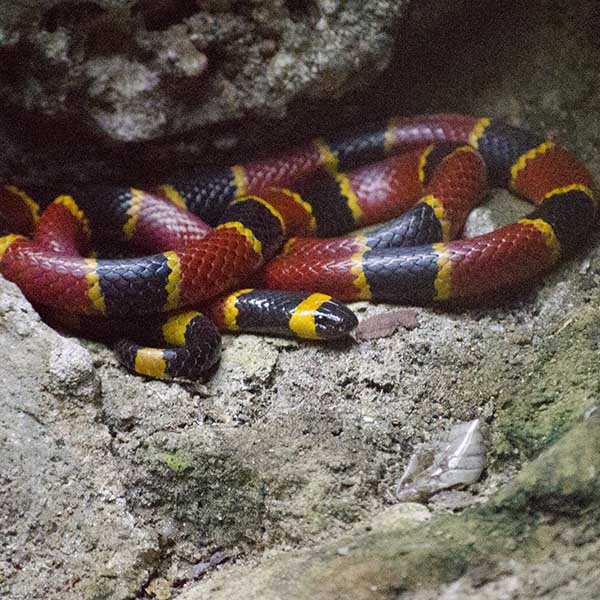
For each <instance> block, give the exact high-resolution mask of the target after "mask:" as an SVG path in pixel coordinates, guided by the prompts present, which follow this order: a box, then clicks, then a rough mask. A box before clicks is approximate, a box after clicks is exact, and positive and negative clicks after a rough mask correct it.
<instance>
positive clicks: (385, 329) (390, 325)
mask: <svg viewBox="0 0 600 600" xmlns="http://www.w3.org/2000/svg"><path fill="white" fill-rule="evenodd" d="M418 325H419V321H418V320H417V311H416V310H414V309H412V308H397V309H394V310H388V311H386V312H384V313H381V314H379V315H373V316H372V317H368V318H367V319H364V320H363V321H361V322H360V323H359V324H358V327H357V328H356V330H355V331H354V338H355V339H356V340H373V339H377V338H382V337H387V336H389V335H392V333H394V331H396V330H397V329H398V328H399V327H403V328H404V329H409V330H410V329H415V327H418Z"/></svg>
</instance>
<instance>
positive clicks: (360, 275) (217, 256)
mask: <svg viewBox="0 0 600 600" xmlns="http://www.w3.org/2000/svg"><path fill="white" fill-rule="evenodd" d="M488 180H489V184H490V185H493V186H502V187H505V188H507V189H509V190H510V191H512V192H513V193H515V194H517V195H518V196H521V197H523V198H525V199H527V200H529V201H531V202H532V203H533V204H534V205H535V208H534V210H533V211H532V212H530V213H529V214H528V215H527V216H525V217H524V218H522V219H520V220H518V221H517V222H516V223H513V224H510V225H507V226H504V227H501V228H499V229H497V230H495V231H493V232H491V233H487V234H485V235H479V236H477V237H473V238H470V239H457V238H459V236H460V234H461V231H462V228H463V225H464V222H465V219H466V217H467V215H468V213H469V211H470V210H471V208H472V207H473V206H475V205H477V204H478V203H479V202H480V200H481V199H482V197H483V195H484V194H485V191H486V189H487V185H488ZM592 188H593V181H592V177H591V175H590V173H589V172H588V170H587V169H586V167H585V166H584V165H583V164H582V163H581V162H580V161H579V160H577V159H576V158H575V157H574V156H573V155H572V154H571V153H570V152H569V151H567V150H566V149H564V148H563V147H561V146H559V145H557V144H554V143H552V142H549V141H544V139H543V138H539V137H538V136H536V135H534V134H531V133H529V132H527V131H525V130H523V129H520V128H516V127H513V126H510V125H507V124H505V123H503V122H500V121H496V120H490V119H487V118H475V117H470V116H463V115H456V114H440V115H426V116H417V117H407V118H394V119H392V120H390V121H389V122H387V123H386V124H383V125H381V126H379V127H373V128H372V129H368V130H361V131H355V132H350V133H345V134H340V135H339V136H336V137H333V138H332V139H328V140H325V139H322V138H321V139H317V140H313V141H311V142H310V143H308V144H306V145H304V146H302V147H300V148H297V149H295V150H292V151H290V152H288V153H287V154H285V155H283V156H281V157H279V158H273V159H267V160H259V161H254V162H250V163H248V164H244V165H235V166H233V167H231V168H226V169H221V170H217V171H212V172H204V173H200V174H197V175H195V176H193V177H190V178H186V179H181V180H175V181H172V182H170V183H169V184H165V185H162V186H158V187H157V188H155V189H153V190H150V191H148V192H146V191H141V190H138V189H134V188H121V189H91V188H90V189H84V190H81V191H79V192H77V194H72V195H63V196H59V197H57V198H46V199H42V198H41V197H36V199H35V200H34V199H33V196H34V194H32V193H31V191H30V190H29V191H26V190H23V189H20V188H17V187H15V186H12V185H6V186H4V187H3V188H2V190H1V192H0V194H1V195H0V229H1V230H2V237H0V273H2V275H4V277H6V278H7V279H9V280H10V281H13V282H15V283H16V284H17V285H18V286H19V287H20V288H21V289H22V291H23V292H24V293H25V295H26V296H27V297H28V298H29V299H30V300H31V301H32V302H33V303H34V304H35V305H36V306H39V307H40V308H41V309H42V310H44V311H45V312H46V313H47V314H48V315H50V318H51V319H55V320H57V321H58V322H59V323H61V324H62V325H63V326H65V324H66V325H68V326H75V325H77V326H78V327H80V328H81V329H83V330H87V331H89V332H91V333H92V334H94V335H96V334H97V335H101V336H103V337H108V338H112V339H116V338H124V339H127V340H129V339H136V340H137V342H140V343H143V344H144V345H143V346H142V345H138V344H137V343H133V342H131V341H124V340H123V339H122V340H120V341H118V342H117V344H116V350H117V353H118V354H119V356H120V358H121V360H122V362H123V363H124V364H125V365H126V366H127V367H128V368H130V369H132V370H134V371H136V372H138V373H140V374H143V375H146V376H150V377H161V378H169V377H174V376H181V377H186V378H196V377H198V376H200V375H201V374H202V373H203V372H204V371H206V370H208V369H210V368H211V367H212V366H213V365H214V364H215V363H216V362H217V360H218V356H219V352H220V337H219V333H218V331H217V328H218V329H220V330H229V331H255V332H256V331H258V332H262V331H267V332H269V331H271V332H275V333H278V334H292V335H297V336H300V337H305V338H310V339H327V338H336V337H340V336H344V335H347V334H348V333H349V332H350V331H351V330H352V329H353V328H354V326H355V325H356V317H355V316H354V314H353V313H352V312H351V311H350V310H349V309H348V308H347V307H346V306H345V305H344V304H342V303H341V301H352V300H358V299H368V300H372V301H381V302H390V303H411V304H413V303H416V304H423V303H429V302H434V301H446V300H450V299H457V298H477V297H481V296H483V295H485V294H488V293H490V292H493V291H494V290H497V289H502V288H511V287H514V286H517V285H521V284H523V283H525V282H527V281H529V280H530V279H531V278H532V277H534V276H536V275H538V274H539V273H541V272H544V271H546V270H547V269H548V268H550V267H551V266H553V265H554V264H555V263H556V262H557V261H558V260H559V258H561V257H562V256H565V255H568V254H569V253H571V252H573V251H574V250H575V249H576V248H577V247H578V246H580V244H581V241H582V239H583V238H584V236H585V235H586V234H587V233H588V230H589V229H590V226H591V223H592V222H593V217H594V216H595V209H596V207H595V200H594V195H593V192H592ZM201 219H203V220H201ZM390 219H391V220H390ZM206 223H209V224H210V225H207V224H206ZM376 223H384V224H383V225H379V226H375V227H371V228H367V229H366V230H361V231H358V232H357V233H351V234H348V235H343V234H347V232H349V231H352V230H355V229H360V228H363V227H365V226H368V225H374V224H376ZM107 240H108V242H107ZM121 243H127V244H128V245H129V246H130V247H131V248H133V249H134V250H133V252H134V253H133V254H129V255H127V256H125V257H122V256H121V257H118V258H104V259H98V258H94V256H95V254H94V249H95V248H96V246H97V245H99V246H102V245H104V246H106V245H107V244H109V245H110V244H112V245H115V244H118V245H119V247H120V244H121ZM130 252H132V251H130ZM248 285H251V286H253V287H252V288H249V289H241V290H240V289H239V288H241V287H242V286H248ZM256 288H258V289H256ZM235 290H238V291H235ZM48 309H49V310H48ZM198 310H202V312H199V311H198ZM163 314H164V316H162V315H163Z"/></svg>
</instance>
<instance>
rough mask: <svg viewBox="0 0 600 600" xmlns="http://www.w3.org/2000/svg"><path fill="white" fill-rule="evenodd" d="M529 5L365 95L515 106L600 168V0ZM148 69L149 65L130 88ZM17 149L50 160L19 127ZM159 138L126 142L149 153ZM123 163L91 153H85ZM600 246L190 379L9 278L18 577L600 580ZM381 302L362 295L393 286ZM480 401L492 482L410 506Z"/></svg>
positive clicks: (394, 588)
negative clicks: (408, 489)
mask: <svg viewBox="0 0 600 600" xmlns="http://www.w3.org/2000/svg"><path fill="white" fill-rule="evenodd" d="M21 4H22V3H21ZM208 4H210V5H211V10H214V11H216V10H217V8H219V7H220V8H223V7H224V9H226V8H227V7H228V5H230V6H235V5H236V4H237V3H227V2H225V3H222V2H210V3H208ZM334 4H335V3H325V2H323V3H321V5H322V6H323V10H324V11H327V10H332V9H331V8H330V6H334ZM149 5H150V4H148V6H149ZM19 6H21V5H19ZM107 6H108V5H107ZM114 6H117V4H116V3H115V4H114ZM128 6H129V5H127V4H123V5H122V7H123V9H124V10H128ZM157 6H158V4H157ZM257 6H258V4H257ZM340 6H341V4H340ZM13 9H14V11H16V12H18V10H17V7H16V6H15V7H13V8H12V9H11V10H13ZM559 9H560V10H559ZM19 10H20V8H19ZM510 10H511V12H509V13H507V14H505V15H503V16H502V18H498V19H497V20H496V21H494V20H493V19H490V22H489V23H484V22H482V21H479V20H478V16H477V14H475V15H474V17H473V20H471V21H469V20H468V19H467V20H465V22H464V24H463V25H462V26H461V27H448V26H446V27H443V28H442V30H441V31H438V32H437V33H436V34H435V35H433V36H432V38H431V41H430V42H429V44H428V45H427V46H426V47H423V48H421V50H420V52H418V53H417V55H418V56H419V57H420V60H419V61H417V60H415V55H414V54H413V55H412V58H411V55H410V54H405V53H404V52H402V51H401V50H400V51H399V52H398V54H397V55H396V57H395V59H394V63H393V65H394V67H393V70H392V71H390V72H388V74H387V75H386V76H385V78H384V80H382V81H380V82H379V83H377V84H376V85H374V87H372V88H370V89H369V91H368V93H367V94H366V97H365V96H362V97H361V96H360V94H358V93H356V94H354V95H351V96H350V97H348V98H347V100H344V102H343V103H342V105H344V106H347V108H348V112H347V113H344V111H340V115H341V116H340V118H342V119H343V118H345V117H344V116H343V115H344V114H346V115H351V117H352V118H348V120H350V121H352V120H354V121H355V120H356V118H357V115H358V116H360V117H361V120H366V118H367V117H366V116H365V115H367V114H371V113H376V114H377V115H388V114H392V113H393V112H398V111H403V110H406V111H407V112H427V111H431V110H447V109H454V110H462V111H464V112H475V113H482V114H492V115H502V116H505V117H507V118H508V119H509V120H511V121H513V122H515V123H520V124H527V125H529V126H531V127H532V128H534V129H537V130H540V131H543V132H545V133H546V134H548V135H550V136H552V137H554V138H556V139H559V140H563V141H565V142H568V143H569V144H570V146H571V147H572V148H573V149H574V150H575V151H576V152H577V153H578V154H579V155H580V156H582V158H584V159H585V160H586V161H587V163H588V164H589V165H590V167H591V169H592V170H593V172H594V174H595V176H596V177H598V175H600V150H599V143H600V142H599V141H598V140H600V135H599V129H598V127H599V125H598V121H597V106H598V102H599V101H600V77H599V76H598V72H597V64H598V60H599V59H600V56H599V50H598V47H597V45H596V43H595V28H596V27H597V22H598V20H597V19H598V11H597V7H596V3H595V2H593V1H592V0H589V1H587V2H582V3H578V5H577V6H574V5H573V4H572V3H567V2H566V0H565V1H564V2H562V1H561V2H556V1H552V2H549V1H548V2H546V1H544V2H540V3H537V4H536V5H535V6H534V5H532V4H531V3H523V4H522V5H520V4H519V3H515V4H511V5H510ZM475 12H476V11H475ZM225 13H227V10H225ZM7 14H10V11H7ZM486 14H487V13H486ZM3 18H4V17H3ZM486 18H487V17H486ZM165 31H168V30H165ZM442 33H444V35H442ZM58 50H59V49H57V56H59V57H60V52H59V51H58ZM208 59H209V63H208V64H209V66H208V70H210V56H208ZM98 60H100V61H105V62H104V63H102V64H104V65H105V67H106V70H103V68H104V67H103V68H102V69H101V68H100V67H99V70H98V77H99V78H101V74H102V73H104V74H105V75H106V74H108V73H111V72H113V71H111V68H110V57H107V56H103V57H99V58H98ZM192 63H193V61H192ZM98 64H99V63H98ZM138 68H139V67H136V69H138ZM189 68H192V69H193V68H194V67H193V64H192V66H191V67H189ZM134 71H135V69H134ZM113 73H114V74H115V75H114V76H115V77H120V75H121V73H120V71H119V70H118V69H117V70H116V71H114V72H113ZM129 73H130V74H131V73H132V72H129ZM116 85H117V84H116ZM129 85H131V86H133V87H135V86H136V85H137V83H136V79H135V77H133V76H132V79H131V80H130V81H128V83H127V84H125V83H123V81H122V80H121V83H118V85H117V89H118V93H119V94H123V95H126V94H129V93H131V90H130V89H128V86H129ZM309 114H310V113H309ZM307 121H308V118H307ZM292 122H293V119H292ZM171 147H172V146H171V145H169V144H165V145H164V146H162V145H161V146H160V152H163V149H164V148H167V149H169V148H171ZM6 148H7V153H8V156H9V157H10V156H11V154H10V152H12V150H11V148H13V149H14V152H15V153H14V157H15V160H14V161H13V162H11V161H9V166H11V168H14V172H15V173H17V174H23V173H25V171H26V169H27V168H26V167H23V168H22V167H20V166H19V165H21V164H22V163H21V162H19V160H17V158H18V157H20V159H22V158H23V155H22V154H20V153H19V152H20V150H19V149H18V146H17V145H15V144H14V143H13V145H12V146H11V145H10V144H8V145H7V146H6ZM137 148H138V147H137V146H136V147H135V148H134V149H131V148H123V149H120V150H119V152H121V153H122V156H123V157H124V158H127V160H131V161H133V163H135V160H136V158H135V156H134V157H133V158H131V156H130V153H131V154H135V153H136V151H137ZM156 148H159V146H158V145H157V146H156ZM157 151H158V150H157ZM70 152H71V153H72V154H73V153H75V150H74V148H71V149H70ZM48 153H49V154H50V153H51V151H50V150H48ZM67 154H68V153H65V155H64V156H66V155H67ZM64 156H63V158H64ZM81 156H83V154H82V155H79V156H78V160H79V159H80V158H81ZM125 162H126V163H127V161H125ZM25 164H26V161H25ZM50 164H51V163H50ZM102 164H103V163H102V162H101V161H98V160H96V159H94V160H92V159H90V162H89V170H88V171H86V172H88V173H89V172H90V171H93V170H94V169H98V171H99V172H104V171H103V169H105V167H103V166H102ZM127 164H129V163H127ZM43 168H44V167H42V166H40V171H38V172H37V174H38V175H41V177H42V180H43V178H44V177H45V175H44V171H43ZM47 168H48V173H50V172H51V168H50V167H47ZM119 168H123V167H119V166H118V165H117V166H116V167H115V169H117V170H118V169H119ZM64 172H66V171H64ZM32 173H33V171H32ZM503 197H504V195H503V194H500V195H498V196H496V197H495V198H496V199H495V202H494V203H493V204H492V208H491V209H488V208H484V209H481V210H480V211H479V216H476V217H475V218H473V219H472V221H471V224H470V227H471V231H480V230H481V229H482V228H486V227H489V226H490V225H494V224H496V223H497V222H498V221H504V220H505V219H506V218H514V215H515V214H518V213H519V210H520V207H519V206H518V205H517V204H515V205H512V206H511V208H510V209H508V210H506V211H503V214H502V215H500V217H498V213H497V211H496V210H495V209H494V207H495V206H497V203H498V202H500V201H501V199H502V198H503ZM596 238H597V236H596ZM596 243H597V239H595V240H594V241H593V242H592V243H591V244H589V245H588V246H586V247H585V248H584V249H582V252H581V253H580V254H579V255H578V256H577V257H575V258H574V259H572V260H570V261H568V262H566V263H564V264H563V265H562V266H561V267H560V268H559V269H557V270H556V271H555V272H553V273H552V274H550V275H549V276H548V277H547V278H545V279H544V282H543V283H541V284H539V285H538V286H537V287H535V288H534V289H533V290H532V291H530V292H524V293H522V294H520V295H518V296H517V297H515V298H502V297H500V298H497V299H494V300H493V301H490V302H489V303H488V304H487V305H486V306H480V307H477V308H475V307H473V308H463V309H459V308H456V309H451V310H442V309H441V308H436V309H421V308H419V309H416V312H417V317H416V321H417V327H415V328H412V329H404V328H400V329H398V331H397V332H396V333H395V334H394V335H392V336H390V337H386V338H382V339H373V340H367V341H362V342H360V343H358V344H349V345H347V346H338V347H325V346H321V345H312V344H300V343H296V342H290V341H282V340H269V339H261V338H257V337H254V336H241V337H239V338H234V339H228V340H227V341H226V348H225V352H224V357H223V361H222V364H221V366H220V369H219V371H218V372H217V373H216V376H215V377H214V378H213V379H212V380H211V381H209V382H206V383H205V384H196V385H188V386H181V385H178V384H164V383H160V382H147V381H144V380H142V379H140V378H136V377H132V376H130V375H128V374H126V373H125V372H123V370H122V369H120V368H119V366H118V365H117V362H116V360H115V357H114V355H113V354H112V352H111V351H110V350H108V349H106V348H104V347H102V346H100V345H97V344H91V343H89V342H78V341H65V340H63V339H61V338H60V337H59V336H58V335H57V334H56V333H54V332H52V331H51V330H49V329H48V328H47V327H45V326H44V325H43V324H41V323H40V321H39V319H38V318H37V317H36V315H35V313H34V312H33V311H32V309H31V307H30V306H29V305H28V304H27V303H26V302H25V301H24V300H23V299H22V297H21V296H20V295H19V293H18V292H17V291H16V289H15V288H14V286H12V285H9V284H6V283H5V282H3V281H2V282H0V339H1V343H0V484H1V485H0V530H1V531H2V534H3V536H4V537H5V538H6V539H7V542H6V543H5V544H3V545H1V546H0V596H1V597H3V598H4V597H7V598H9V599H10V600H24V599H27V600H29V599H30V598H34V599H37V598H44V599H46V598H47V599H50V600H55V599H58V598H60V599H61V600H65V599H66V600H71V598H72V599H79V598H82V597H83V598H106V599H110V600H114V599H117V598H135V597H138V598H148V597H151V596H150V594H154V597H165V598H168V597H169V595H172V596H176V595H177V594H179V593H181V594H182V596H183V597H184V598H186V600H195V599H198V598H202V599H203V598H210V599H211V600H219V598H242V597H243V598H253V597H256V598H261V599H262V600H268V599H270V598H277V597H282V594H283V592H284V591H285V595H284V596H283V597H286V598H290V599H298V600H300V599H302V598H306V597H312V598H314V597H316V596H317V594H319V597H320V598H322V599H323V600H328V599H329V598H335V597H340V595H343V594H345V596H346V597H349V598H352V599H353V600H355V599H362V598H375V599H380V598H381V599H384V598H385V599H386V600H387V599H388V598H389V599H391V598H394V599H397V598H402V599H404V598H406V599H409V598H410V599H413V598H416V599H417V600H426V599H429V598H438V597H441V598H444V599H448V600H449V599H451V598H461V597H465V596H469V597H473V598H478V599H479V598H481V599H482V600H484V599H487V598H490V599H491V598H498V597H511V598H516V599H518V600H525V599H529V598H535V597H547V598H557V599H559V598H560V599H563V598H575V597H591V595H592V592H597V589H598V585H599V582H598V575H597V573H598V570H597V554H598V533H599V531H600V529H599V523H600V519H599V515H598V510H597V506H598V500H599V498H598V487H597V480H598V479H597V477H595V474H596V473H597V472H598V468H600V466H599V465H598V464H597V456H598V453H597V452H595V451H594V449H595V446H594V444H592V443H591V442H590V441H593V440H597V439H599V436H598V421H597V417H596V416H594V414H591V415H590V412H591V409H592V408H593V407H595V406H596V405H597V404H598V397H599V392H600V390H599V381H598V359H599V343H600V332H599V329H598V312H599V308H598V306H600V291H599V290H600V287H598V284H599V282H600V255H599V254H598V250H597V248H596ZM356 309H357V311H358V312H359V315H360V316H361V318H363V317H365V316H368V315H372V314H377V313H380V312H382V311H385V310H387V307H385V306H378V307H373V306H368V305H366V304H358V305H356ZM90 356H91V357H92V360H93V363H94V367H95V370H94V374H92V372H91V370H90V368H89V366H90V365H89V357H90ZM98 381H99V384H98ZM85 390H88V391H85ZM472 418H480V419H481V420H482V422H483V423H485V424H486V429H487V437H486V441H487V443H488V444H489V448H490V450H489V456H488V458H489V461H490V463H489V467H488V472H487V475H486V477H485V479H484V480H483V481H482V482H481V483H479V484H478V485H476V486H474V487H473V488H472V489H471V490H470V494H471V495H472V498H471V499H470V500H469V501H468V502H467V501H466V499H465V501H464V502H462V503H460V502H454V503H452V502H447V503H446V505H444V504H443V503H438V504H436V503H432V504H431V506H430V509H427V508H426V507H424V506H421V505H408V506H390V504H391V503H393V502H394V500H393V495H392V492H393V489H394V486H395V484H396V482H397V480H398V478H399V476H400V474H401V473H402V471H403V469H404V466H405V463H406V461H407V460H408V457H409V456H410V454H411V451H412V449H413V448H414V446H415V445H416V444H417V443H419V442H421V441H423V440H426V439H429V438H431V437H432V436H434V435H435V434H436V433H437V432H438V431H439V430H440V429H441V428H442V427H444V426H447V425H449V424H451V423H452V422H455V421H459V420H462V421H464V420H469V419H472ZM518 471H520V474H518V475H516V473H517V472H518ZM498 490H500V491H499V492H498ZM465 504H471V508H468V509H467V510H464V511H462V512H461V510H462V509H461V506H463V505H465ZM455 512H456V513H459V514H454V513H455ZM424 564H427V565H428V567H427V569H424V568H423V565H424ZM194 578H202V580H201V581H200V582H195V581H194ZM416 590H418V591H416ZM309 593H312V596H307V595H308V594H309ZM586 594H587V596H586Z"/></svg>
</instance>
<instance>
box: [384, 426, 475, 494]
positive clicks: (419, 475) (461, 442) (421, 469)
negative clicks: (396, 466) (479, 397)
mask: <svg viewBox="0 0 600 600" xmlns="http://www.w3.org/2000/svg"><path fill="white" fill-rule="evenodd" d="M485 464H486V457H485V446H484V443H483V436H482V435H481V425H480V422H479V419H475V420H474V421H467V422H462V423H457V424H455V425H453V426H452V427H451V429H450V430H449V431H448V432H446V433H445V434H444V435H442V436H440V437H439V438H438V439H436V440H434V441H433V442H431V443H430V444H424V445H422V446H421V447H419V448H417V449H416V450H415V453H414V454H413V455H412V456H411V457H410V460H409V461H408V465H407V467H406V469H405V471H404V473H403V475H402V477H401V478H400V481H399V482H398V485H397V486H396V497H397V498H398V499H399V500H401V501H405V502H406V501H416V500H421V501H422V500H426V499H427V498H429V497H430V496H432V495H433V494H435V493H436V492H439V491H440V490H444V489H448V488H451V487H456V486H465V485H469V484H471V483H474V482H475V481H477V480H478V479H479V478H480V477H481V473H482V472H483V469H484V468H485Z"/></svg>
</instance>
